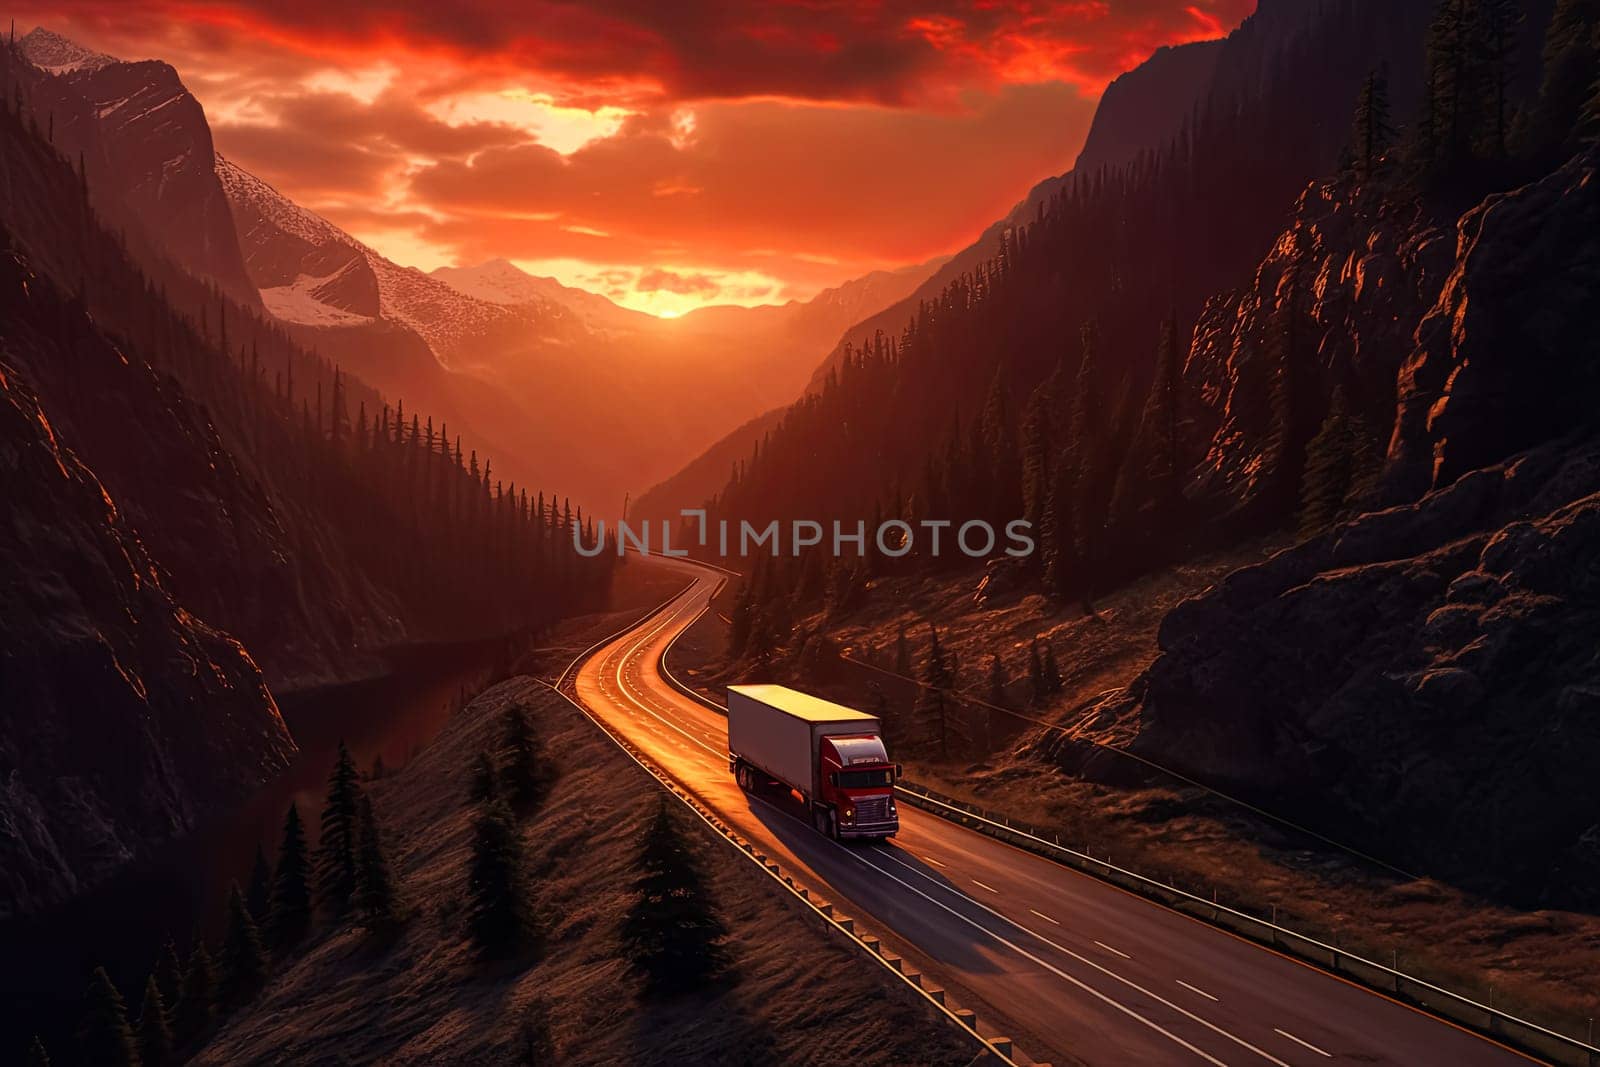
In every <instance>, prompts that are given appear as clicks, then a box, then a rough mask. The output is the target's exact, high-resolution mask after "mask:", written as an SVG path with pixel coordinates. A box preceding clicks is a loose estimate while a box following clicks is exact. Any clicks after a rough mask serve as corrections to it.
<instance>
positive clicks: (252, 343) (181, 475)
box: [0, 52, 603, 686]
mask: <svg viewBox="0 0 1600 1067" xmlns="http://www.w3.org/2000/svg"><path fill="white" fill-rule="evenodd" d="M3 55H7V56H8V55H10V53H9V52H7V53H3ZM0 148H3V155H0V225H3V226H4V227H5V231H6V232H7V233H8V235H9V237H8V239H9V240H12V241H15V242H16V244H17V245H18V246H19V247H21V248H23V249H25V250H26V253H27V256H28V260H29V266H30V269H32V270H35V271H36V272H37V273H38V275H39V276H40V277H41V279H44V280H45V281H40V282H36V283H34V286H35V288H38V287H39V286H42V285H44V284H45V282H46V281H48V282H50V283H53V284H54V285H55V287H56V288H57V289H58V290H59V289H63V288H66V287H67V286H68V285H70V286H72V287H73V288H74V289H75V290H78V291H79V292H80V294H81V295H80V296H79V297H78V298H77V301H75V302H74V306H75V310H76V314H75V315H67V316H64V317H63V318H62V319H61V321H60V326H59V329H58V331H57V335H56V337H55V341H56V344H57V349H56V350H49V349H45V348H42V347H36V348H34V349H30V350H28V351H27V352H23V353H19V354H18V355H17V356H16V357H15V358H16V359H17V360H18V363H19V366H20V368H21V369H22V370H24V371H25V372H26V373H27V374H28V375H29V377H30V380H31V381H32V383H33V387H34V388H35V390H36V391H37V392H38V394H39V396H40V397H41V398H42V401H43V403H44V405H45V409H46V411H47V412H48V413H49V417H50V419H51V423H52V425H54V426H55V427H57V429H58V430H59V431H61V432H63V433H64V434H66V435H68V436H69V437H70V439H71V440H72V441H73V442H74V447H75V449H76V450H77V451H78V453H79V454H80V455H81V456H82V457H83V458H84V460H85V462H87V463H88V464H89V465H90V466H91V467H92V469H94V470H95V472H96V474H97V476H98V477H99V478H100V479H101V481H103V482H104V483H105V484H106V486H107V487H108V489H109V490H110V492H111V494H112V496H113V498H114V499H116V500H117V502H118V504H119V507H120V508H121V509H122V511H123V512H124V514H126V515H127V516H128V517H129V519H130V522H131V524H132V525H133V526H135V527H136V528H137V529H138V530H139V534H140V538H141V540H142V541H143V542H144V543H145V545H146V546H147V547H148V549H149V550H150V551H151V553H152V555H153V556H154V557H155V558H156V559H157V561H158V562H159V564H160V565H161V566H162V567H163V569H164V576H165V578H166V580H167V584H168V586H169V588H171V589H172V591H173V592H174V593H175V595H176V596H177V597H178V599H179V601H180V602H181V603H182V604H183V605H184V606H185V607H186V608H188V609H189V610H191V611H193V612H195V613H196V614H197V615H199V616H201V617H202V618H205V619H207V620H208V621H209V622H212V623H213V624H215V625H219V626H222V627H224V628H225V629H227V630H228V631H229V632H230V633H232V634H234V635H235V636H237V637H239V638H240V639H241V640H243V641H244V642H245V643H246V645H247V646H248V647H249V648H250V649H251V650H252V652H253V654H254V655H255V656H256V657H257V658H258V659H259V660H260V662H261V663H262V664H263V667H264V669H265V671H266V673H267V675H268V678H269V680H270V681H271V682H272V683H273V684H274V685H276V686H283V685H294V684H312V683H316V682H320V681H327V680H331V679H334V678H348V677H351V676H354V675H359V674H363V673H366V672H369V671H371V670H373V669H375V668H377V667H379V666H380V665H381V664H380V661H379V660H378V659H377V654H378V653H379V652H380V651H381V650H382V649H383V648H385V647H387V646H391V645H393V644H395V643H398V642H401V641H406V640H428V639H462V638H466V637H472V636H485V637H487V636H492V635H496V634H500V633H504V632H507V631H508V630H514V629H518V628H521V627H524V626H528V625H533V624H537V623H538V622H539V621H541V617H542V618H543V619H549V618H551V617H554V616H555V615H558V614H560V613H561V611H562V610H564V608H563V605H570V604H571V603H573V602H574V601H576V600H578V599H581V598H582V597H584V596H588V595H590V594H592V593H593V592H594V586H593V585H591V584H590V580H589V579H588V578H580V577H579V572H578V570H572V571H570V572H569V573H567V574H564V575H560V574H558V573H556V572H559V571H561V570H563V569H564V566H563V565H560V564H558V563H557V558H558V557H555V556H552V558H551V559H550V560H544V559H541V560H538V561H536V562H534V561H530V560H528V559H527V558H525V557H523V556H522V554H521V552H520V551H518V552H517V553H516V557H517V558H516V559H515V560H508V559H506V558H505V553H506V549H507V546H506V545H505V543H504V541H503V537H502V534H503V533H505V532H508V531H495V532H494V533H493V538H494V541H495V547H493V548H492V549H490V548H489V547H488V546H487V545H486V544H484V543H483V542H485V541H487V540H488V538H489V537H490V531H489V530H488V529H486V528H484V524H483V523H482V522H481V521H480V516H482V515H484V514H485V513H488V512H490V511H491V510H492V508H491V507H490V504H493V505H494V506H496V507H500V508H505V509H509V508H510V507H511V504H510V503H508V502H507V501H508V500H509V498H507V497H502V496H500V495H498V490H499V487H498V486H496V485H495V484H494V483H492V482H489V481H488V480H487V476H486V475H484V474H483V472H482V471H481V470H479V469H478V466H477V463H476V457H474V463H473V465H472V467H471V469H470V470H469V469H462V468H464V467H465V466H466V464H465V463H464V462H462V463H461V464H459V465H458V463H457V461H456V457H455V456H454V455H452V454H451V453H450V452H448V451H446V448H445V446H444V444H443V443H442V442H441V441H440V440H439V439H438V438H437V437H436V436H435V435H433V433H432V431H433V426H432V423H431V421H430V422H429V423H428V424H427V430H428V431H429V435H428V436H427V437H424V436H423V434H422V432H421V429H420V428H419V432H418V433H417V434H415V435H413V434H411V433H410V428H409V427H402V426H400V425H399V419H398V416H397V415H396V414H395V413H393V412H392V411H391V410H390V409H388V408H386V407H385V406H384V405H383V404H382V402H381V401H380V400H379V398H378V397H377V396H376V394H373V393H371V392H370V390H368V389H366V388H365V387H364V386H361V385H360V384H359V383H356V382H353V381H351V380H350V379H349V378H348V377H341V376H339V375H338V374H336V373H334V372H332V371H331V370H330V369H329V368H327V367H325V366H324V365H321V364H319V363H318V362H317V361H316V360H315V359H314V358H313V357H310V356H309V355H308V354H307V353H305V352H304V351H302V350H298V349H296V348H294V346H292V345H291V344H289V343H288V342H287V341H286V340H285V339H284V338H283V337H282V336H281V335H278V334H275V333H273V332H272V331H271V330H270V329H269V328H267V327H265V326H263V324H262V323H260V322H259V321H258V320H255V319H253V318H250V317H248V316H247V314H246V313H245V312H244V311H242V310H241V309H240V308H239V307H238V305H236V304H230V303H228V302H227V301H226V300H225V299H223V298H219V297H218V296H217V294H216V293H215V292H214V290H210V289H209V288H208V287H206V286H203V285H199V284H198V283H195V282H194V281H193V280H192V279H190V278H188V277H187V275H184V274H183V273H182V272H178V271H175V270H172V269H170V267H163V265H162V263H161V262H160V261H158V260H154V259H149V258H147V259H146V260H145V261H144V262H143V263H141V264H137V265H136V264H135V263H134V261H133V260H132V258H131V256H130V254H129V252H128V250H127V249H125V248H124V247H123V246H122V245H121V244H120V243H119V241H118V240H117V239H116V238H114V237H112V236H111V235H110V234H108V233H107V232H105V231H104V230H103V229H102V228H101V227H100V225H99V222H98V220H97V219H96V218H95V217H94V215H93V213H92V211H91V210H90V205H89V204H88V203H87V202H86V201H85V199H84V190H83V186H82V183H81V181H80V180H78V179H77V176H75V175H74V172H73V170H72V168H71V166H70V165H69V164H68V163H67V162H66V161H65V160H63V159H61V158H60V157H59V156H58V155H56V154H55V152H54V151H53V150H52V149H51V147H50V146H49V145H48V144H47V143H45V141H44V140H43V138H42V137H40V136H39V134H38V122H37V114H36V113H35V112H33V111H32V110H31V108H30V107H29V106H27V105H26V102H25V108H24V110H23V111H21V112H18V111H13V110H12V109H11V108H5V109H0ZM147 269H148V270H150V271H151V273H150V274H146V273H145V270H147ZM152 276H153V278H154V279H159V280H160V282H161V284H162V286H163V288H164V289H165V295H163V293H162V292H161V291H158V290H157V288H156V285H155V283H154V281H153V280H152ZM180 306H181V307H183V308H184V310H180V309H179V308H180ZM189 309H192V311H191V312H190V313H191V314H192V315H193V318H190V317H189V316H188V315H186V314H185V310H189ZM85 311H87V313H88V315H89V316H90V318H89V319H84V318H83V312H85ZM208 320H209V322H211V323H214V324H215V333H213V332H212V330H211V329H209V328H208V327H207V322H208ZM219 320H220V321H219ZM113 337H114V338H115V339H113ZM235 341H237V347H236V346H235ZM268 368H271V369H270V370H269V369H268ZM297 386H298V390H299V391H298V392H297V391H296V387H297ZM313 396H315V398H316V401H315V406H313V403H312V401H313ZM130 443H134V444H136V445H137V447H130ZM420 472H427V473H428V474H429V475H430V477H429V478H427V479H426V480H423V479H421V478H420ZM483 501H488V502H489V503H483ZM525 503H526V502H524V501H522V500H520V499H519V500H517V501H516V506H517V510H518V511H519V512H521V513H524V515H523V518H522V519H520V520H518V522H515V523H513V526H517V527H518V528H521V527H520V525H519V524H520V523H523V522H526V523H531V524H536V525H539V526H540V527H541V528H542V526H543V525H545V524H547V523H548V522H549V521H551V520H550V516H549V515H548V514H546V515H543V516H539V517H537V519H534V518H531V517H528V516H526V514H525V513H526V512H527V510H528V509H527V508H526V507H525V506H524V505H525ZM435 507H437V508H439V509H441V510H442V511H443V512H444V514H443V516H442V517H439V518H437V519H435V520H434V521H429V522H426V523H425V522H422V521H421V519H422V517H423V515H424V514H427V513H428V512H429V511H430V510H431V509H433V508H435ZM463 536H468V537H471V538H472V539H474V540H478V541H479V542H480V546H481V547H483V548H484V549H485V551H486V552H487V553H488V554H487V555H485V556H484V557H483V558H481V559H479V560H477V561H476V562H469V561H468V560H467V559H465V558H464V557H462V556H458V554H457V553H459V552H460V551H461V548H462V546H461V544H460V543H459V541H460V538H461V537H463ZM447 546H448V547H447ZM526 547H527V546H526V545H523V544H519V545H518V548H519V549H521V548H526ZM538 551H539V552H540V553H543V552H544V551H545V550H544V549H543V548H542V547H540V548H539V549H538ZM496 556H499V557H501V558H500V560H499V563H500V564H509V565H510V566H511V567H512V569H513V570H515V571H518V572H519V573H520V578H519V579H518V580H519V581H525V582H526V583H527V584H526V585H525V587H524V589H523V590H522V591H520V592H519V591H516V590H515V589H514V586H515V584H516V582H515V581H510V582H508V574H507V572H506V571H505V569H504V566H500V567H496V561H495V558H494V557H496ZM417 560H428V561H429V565H428V566H427V567H424V568H420V569H419V568H418V567H417V565H416V561H417ZM463 567H471V568H474V569H478V570H480V574H479V576H478V577H477V578H476V579H474V578H469V577H468V576H467V575H466V574H465V573H456V574H454V575H452V574H449V573H448V572H450V571H458V572H459V571H461V568H463ZM491 569H494V570H495V576H494V578H493V584H492V586H486V585H484V584H483V579H484V577H485V574H486V573H487V572H488V571H489V570H491ZM593 577H594V580H596V581H600V582H603V578H602V577H601V576H600V575H598V574H596V575H594V576H593ZM474 585H475V586H477V588H476V590H473V589H472V588H471V587H472V586H474ZM536 592H537V593H539V594H540V595H532V594H535V593H536ZM541 601H542V603H541Z"/></svg>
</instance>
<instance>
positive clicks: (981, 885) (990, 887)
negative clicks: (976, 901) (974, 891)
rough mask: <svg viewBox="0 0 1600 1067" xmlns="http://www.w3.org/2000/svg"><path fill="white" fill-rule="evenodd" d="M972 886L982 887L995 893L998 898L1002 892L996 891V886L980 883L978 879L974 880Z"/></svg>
mask: <svg viewBox="0 0 1600 1067" xmlns="http://www.w3.org/2000/svg"><path fill="white" fill-rule="evenodd" d="M972 884H973V885H975V886H979V887H981V888H983V889H987V890H988V891H989V892H991V893H994V894H995V895H996V896H998V895H999V893H1000V890H998V889H996V888H995V887H994V886H992V885H987V884H985V883H983V882H980V881H978V880H977V879H976V878H974V879H973V880H972Z"/></svg>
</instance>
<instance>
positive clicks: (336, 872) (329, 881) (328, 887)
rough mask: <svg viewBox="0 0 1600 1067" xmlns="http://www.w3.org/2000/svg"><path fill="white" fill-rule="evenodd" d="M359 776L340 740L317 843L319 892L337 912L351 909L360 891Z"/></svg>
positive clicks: (329, 778) (327, 905)
mask: <svg viewBox="0 0 1600 1067" xmlns="http://www.w3.org/2000/svg"><path fill="white" fill-rule="evenodd" d="M359 777H360V776H359V775H358V774H357V773H356V764H355V760H353V759H351V758H350V750H349V749H347V748H346V747H345V745H344V742H343V741H341V742H339V757H338V759H337V761H336V762H335V763H334V767H333V771H332V773H330V774H329V775H328V799H327V801H326V803H325V804H324V805H323V808H322V836H321V842H320V843H319V845H318V846H317V852H318V856H317V894H318V896H319V897H320V899H321V900H322V903H323V904H324V905H325V906H326V907H327V908H328V909H329V910H330V911H332V912H333V913H334V914H335V915H343V914H345V913H346V912H348V911H349V910H350V904H351V900H352V898H353V897H354V896H355V891H356V850H355V846H356V841H355V830H356V807H357V804H358V803H359V799H360V794H361V785H360V782H359Z"/></svg>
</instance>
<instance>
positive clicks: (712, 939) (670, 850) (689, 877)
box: [622, 798, 727, 996]
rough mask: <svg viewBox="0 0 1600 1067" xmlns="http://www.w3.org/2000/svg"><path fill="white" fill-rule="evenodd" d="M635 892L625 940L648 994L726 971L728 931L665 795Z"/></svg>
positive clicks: (690, 986)
mask: <svg viewBox="0 0 1600 1067" xmlns="http://www.w3.org/2000/svg"><path fill="white" fill-rule="evenodd" d="M633 890H634V893H635V894H636V896H635V900H634V903H633V906H632V907H631V908H629V909H628V914H627V916H626V917H625V918H624V919H623V923H622V941H623V944H624V946H625V947H626V950H627V954H628V960H629V962H630V963H632V964H633V966H634V967H636V968H638V969H639V971H641V972H642V973H643V974H644V978H645V990H646V992H647V993H649V994H650V995H652V996H665V995H670V994H675V993H685V992H692V991H694V990H696V989H701V988H704V987H705V986H706V985H708V984H709V983H711V982H712V981H713V980H715V979H716V978H717V977H718V976H719V975H720V974H722V973H723V971H724V969H725V968H726V966H727V952H726V949H725V948H724V945H723V940H724V938H725V937H726V936H727V931H726V929H725V928H724V927H723V925H722V921H721V920H720V919H719V918H718V917H717V914H716V909H715V907H714V906H713V903H712V900H711V897H710V893H709V890H708V889H707V886H706V883H705V878H704V876H703V875H702V874H701V871H700V867H699V865H698V864H697V863H696V862H695V859H694V857H693V856H692V855H691V854H690V853H689V850H688V848H687V847H686V845H685V842H684V839H683V835H682V834H681V833H679V831H678V828H677V826H676V825H674V823H673V821H672V816H671V814H670V813H669V812H668V810H667V801H666V800H665V798H663V799H661V800H660V802H659V804H658V806H657V808H656V814H655V817H654V818H653V819H652V820H651V822H650V827H649V829H648V830H646V832H645V836H644V841H643V844H642V846H641V849H640V855H639V876H638V878H637V879H636V880H635V882H634V885H633Z"/></svg>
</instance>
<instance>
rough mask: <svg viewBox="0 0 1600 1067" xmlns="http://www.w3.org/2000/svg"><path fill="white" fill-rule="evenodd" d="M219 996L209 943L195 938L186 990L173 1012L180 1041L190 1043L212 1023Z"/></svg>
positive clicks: (186, 979)
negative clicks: (207, 947) (207, 944)
mask: <svg viewBox="0 0 1600 1067" xmlns="http://www.w3.org/2000/svg"><path fill="white" fill-rule="evenodd" d="M216 997H217V979H216V972H215V969H214V968H213V967H212V965H211V953H209V952H207V951H206V943H205V942H204V941H202V940H200V939H199V938H196V939H195V943H194V949H193V951H191V952H190V953H189V965H188V967H186V968H185V969H184V972H183V992H182V994H181V995H180V996H179V997H178V1006H177V1008H176V1009H175V1011H174V1013H173V1024H174V1025H173V1029H174V1031H175V1032H176V1034H177V1037H178V1040H179V1042H181V1043H184V1044H187V1043H188V1042H190V1041H193V1040H194V1039H195V1038H197V1037H199V1036H200V1035H201V1034H203V1033H205V1032H206V1029H207V1028H208V1027H209V1026H210V1025H211V1018H212V1013H213V1011H214V1008H215V1003H216Z"/></svg>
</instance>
